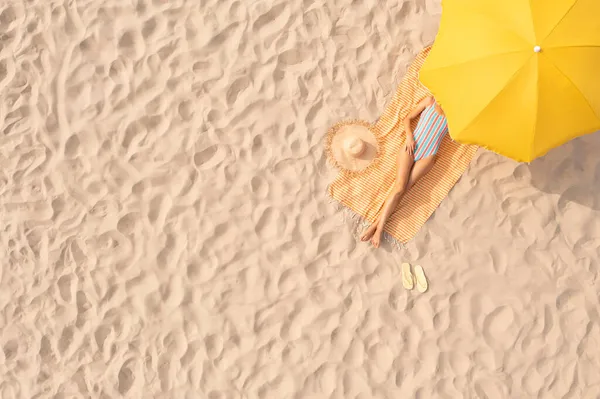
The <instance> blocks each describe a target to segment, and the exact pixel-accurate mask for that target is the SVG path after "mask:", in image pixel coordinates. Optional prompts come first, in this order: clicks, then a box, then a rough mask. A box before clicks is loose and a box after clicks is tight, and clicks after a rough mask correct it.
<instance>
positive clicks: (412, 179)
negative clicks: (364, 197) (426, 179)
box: [371, 155, 435, 248]
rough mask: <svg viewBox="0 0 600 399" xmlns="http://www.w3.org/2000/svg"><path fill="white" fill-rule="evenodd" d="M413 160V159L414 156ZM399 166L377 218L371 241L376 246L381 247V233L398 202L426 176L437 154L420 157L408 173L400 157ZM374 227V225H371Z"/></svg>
mask: <svg viewBox="0 0 600 399" xmlns="http://www.w3.org/2000/svg"><path fill="white" fill-rule="evenodd" d="M410 158H411V161H412V157H410ZM398 163H399V168H398V175H397V177H396V181H395V182H394V187H393V188H392V192H391V193H390V195H389V196H388V198H387V199H386V201H385V204H384V206H383V211H382V212H381V215H380V216H379V218H378V220H377V225H376V228H375V230H374V232H373V237H372V239H371V243H372V244H373V246H374V247H375V248H379V244H380V242H381V235H382V234H383V230H384V227H385V224H386V222H387V221H388V219H389V218H390V216H392V214H393V213H394V211H395V210H396V208H397V207H398V203H399V202H400V200H401V199H402V197H403V196H404V194H405V193H406V191H408V190H409V189H410V188H411V187H412V186H414V185H415V183H417V181H419V179H420V178H422V177H423V176H425V175H426V174H427V173H428V172H429V171H430V170H431V168H432V167H433V165H434V164H435V155H432V156H429V157H426V158H423V159H419V160H418V161H417V162H414V165H413V164H412V162H411V164H410V166H412V168H409V169H408V175H407V176H405V175H404V170H403V168H400V159H399V162H398ZM371 227H372V226H371Z"/></svg>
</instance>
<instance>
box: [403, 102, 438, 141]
mask: <svg viewBox="0 0 600 399" xmlns="http://www.w3.org/2000/svg"><path fill="white" fill-rule="evenodd" d="M433 101H434V100H433V97H425V98H424V99H422V100H421V101H419V103H418V104H417V106H416V107H415V109H413V110H412V111H411V112H410V114H408V116H407V117H406V118H405V119H404V131H405V132H406V138H409V137H413V131H412V129H411V127H410V124H411V123H412V121H413V120H414V119H415V118H417V117H418V116H419V115H421V112H423V110H424V109H425V108H427V107H428V106H430V105H431V104H433Z"/></svg>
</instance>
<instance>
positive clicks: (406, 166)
mask: <svg viewBox="0 0 600 399" xmlns="http://www.w3.org/2000/svg"><path fill="white" fill-rule="evenodd" d="M413 164H414V156H413V155H410V154H409V153H408V152H407V151H405V148H404V147H401V149H400V152H399V153H398V157H397V158H396V180H395V182H394V186H392V187H391V188H390V192H389V193H388V196H387V197H386V200H385V202H384V204H383V206H384V208H385V205H386V204H387V203H388V201H389V199H390V197H391V196H392V195H393V193H394V188H395V187H396V186H397V184H398V183H399V182H401V181H405V182H406V181H408V180H409V177H410V171H411V169H412V166H413ZM400 184H401V183H400ZM404 184H406V183H404ZM380 220H381V213H380V214H379V216H378V217H377V219H375V221H374V222H373V223H372V224H371V226H369V228H368V229H367V230H365V232H364V234H363V235H362V236H361V237H360V239H361V241H369V240H370V239H371V238H372V237H373V235H374V234H375V232H376V231H377V226H378V225H379V221H380Z"/></svg>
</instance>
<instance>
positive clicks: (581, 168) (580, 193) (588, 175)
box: [522, 132, 600, 210]
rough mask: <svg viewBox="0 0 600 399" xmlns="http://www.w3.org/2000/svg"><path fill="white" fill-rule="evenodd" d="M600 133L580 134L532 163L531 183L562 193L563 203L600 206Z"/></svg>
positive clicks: (538, 187)
mask: <svg viewBox="0 0 600 399" xmlns="http://www.w3.org/2000/svg"><path fill="white" fill-rule="evenodd" d="M598 154H600V132H597V133H593V134H589V135H586V136H583V137H579V138H577V139H575V140H572V141H571V142H569V143H567V144H565V145H563V146H560V147H558V148H556V149H554V150H552V151H550V152H549V153H548V154H546V155H545V156H543V157H542V158H538V159H536V160H534V161H533V162H531V163H530V164H529V165H527V164H523V165H522V167H523V168H525V169H524V170H523V171H528V172H529V174H530V176H531V184H532V185H533V186H534V187H535V188H537V189H539V190H540V191H542V192H545V193H548V194H558V195H559V196H560V199H559V204H560V203H562V204H565V203H566V202H575V203H577V204H580V205H583V206H586V207H588V208H590V209H594V210H599V209H600V157H599V156H598Z"/></svg>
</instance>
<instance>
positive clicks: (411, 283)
mask: <svg viewBox="0 0 600 399" xmlns="http://www.w3.org/2000/svg"><path fill="white" fill-rule="evenodd" d="M402 285H403V286H404V288H406V289H407V290H412V289H413V288H414V287H415V280H414V277H413V274H412V272H411V271H410V265H409V264H408V263H403V264H402Z"/></svg>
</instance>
